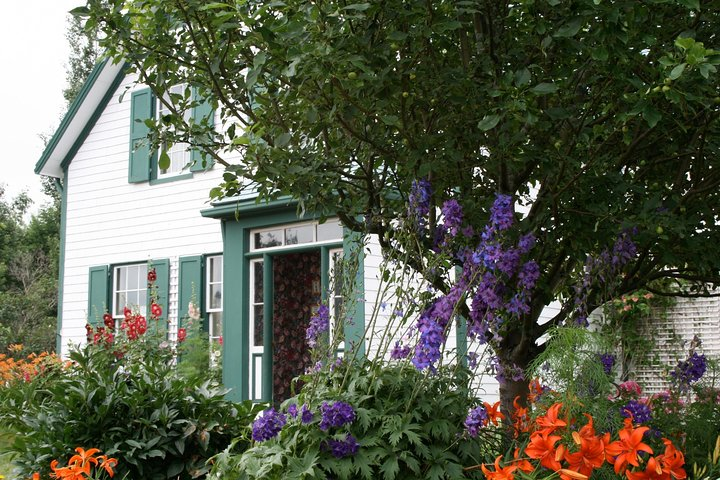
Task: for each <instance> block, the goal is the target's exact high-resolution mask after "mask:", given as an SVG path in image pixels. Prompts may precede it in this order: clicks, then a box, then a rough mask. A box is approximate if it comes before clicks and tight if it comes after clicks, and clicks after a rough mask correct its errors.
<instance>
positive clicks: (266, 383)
mask: <svg viewBox="0 0 720 480" xmlns="http://www.w3.org/2000/svg"><path fill="white" fill-rule="evenodd" d="M274 298H275V278H274V275H273V255H271V254H269V253H268V254H265V255H263V354H262V397H261V398H262V400H263V402H270V401H272V398H273V376H272V371H273V315H274V313H275V312H274V308H275V305H274V303H275V302H274V300H273V299H274ZM246 310H247V309H246Z"/></svg>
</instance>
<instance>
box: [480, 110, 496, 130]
mask: <svg viewBox="0 0 720 480" xmlns="http://www.w3.org/2000/svg"><path fill="white" fill-rule="evenodd" d="M499 121H500V115H494V114H493V115H485V116H484V117H483V119H482V120H480V121H479V122H478V125H477V126H478V128H479V129H480V130H482V131H483V132H487V131H488V130H491V129H493V128H495V126H496V125H497V124H498V122H499Z"/></svg>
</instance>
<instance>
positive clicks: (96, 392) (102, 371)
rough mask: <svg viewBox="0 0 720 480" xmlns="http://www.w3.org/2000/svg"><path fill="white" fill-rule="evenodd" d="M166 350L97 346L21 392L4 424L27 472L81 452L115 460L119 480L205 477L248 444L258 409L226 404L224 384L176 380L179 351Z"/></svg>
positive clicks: (152, 344) (151, 345)
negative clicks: (213, 461)
mask: <svg viewBox="0 0 720 480" xmlns="http://www.w3.org/2000/svg"><path fill="white" fill-rule="evenodd" d="M158 343H159V342H157V340H155V339H153V338H152V337H151V336H148V337H142V338H141V339H139V340H137V341H134V342H130V343H128V344H125V345H124V346H122V347H121V346H120V345H122V343H116V344H115V345H114V346H111V347H108V346H106V345H104V344H97V345H93V344H91V345H89V346H86V347H85V348H83V349H81V350H75V351H73V352H72V353H71V354H70V360H71V361H72V365H71V366H69V367H67V369H64V370H59V371H57V372H56V373H55V374H54V375H52V376H46V377H43V378H41V379H40V378H39V379H37V380H36V381H33V382H30V383H29V384H27V385H25V386H24V387H23V388H19V389H17V390H16V391H15V392H14V393H13V394H12V395H13V398H11V399H9V400H8V403H9V404H10V408H6V409H4V411H3V414H4V415H3V421H4V423H5V424H6V425H9V426H11V427H12V428H13V430H14V431H16V432H17V433H18V435H17V436H16V438H15V442H14V445H13V450H14V452H15V454H16V456H15V462H16V464H17V465H18V467H19V470H20V472H21V473H22V474H23V475H25V476H26V477H29V476H30V474H31V473H32V472H34V471H41V472H47V471H48V468H49V463H50V461H51V460H52V459H63V458H68V456H69V455H70V454H72V452H73V449H74V448H75V447H77V446H83V447H84V448H91V447H93V448H100V449H101V450H102V451H103V453H105V454H107V455H109V456H114V457H117V458H118V459H119V465H118V469H117V471H118V474H119V475H120V477H121V478H122V476H123V475H125V474H127V475H128V478H143V479H164V478H179V479H188V478H197V477H201V476H203V475H204V474H205V473H206V472H207V471H208V469H209V466H207V465H206V461H207V460H208V459H209V458H210V457H212V456H213V455H215V454H216V453H218V452H220V451H221V450H222V449H223V448H225V447H226V446H227V445H228V444H229V443H230V441H231V440H232V439H233V438H242V437H244V436H245V429H246V425H247V424H248V422H249V421H250V419H252V418H253V416H254V414H255V412H256V411H257V408H256V407H254V406H253V405H252V404H251V403H250V402H245V403H242V404H235V403H232V402H229V401H227V400H225V398H224V394H225V393H226V391H225V390H224V389H223V388H222V387H221V386H220V385H218V384H217V383H216V382H213V381H211V380H207V381H205V382H202V383H199V382H189V381H188V380H187V379H186V378H184V377H182V376H180V375H178V373H177V372H176V370H175V368H174V366H173V361H172V359H173V355H174V352H173V349H171V348H169V347H164V348H163V347H162V346H161V347H158ZM246 444H247V443H246V442H245V441H242V440H240V441H239V442H238V444H237V448H240V449H242V448H243V447H244V446H245V445H246Z"/></svg>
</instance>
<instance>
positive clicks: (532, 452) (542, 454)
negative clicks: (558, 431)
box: [525, 431, 562, 472]
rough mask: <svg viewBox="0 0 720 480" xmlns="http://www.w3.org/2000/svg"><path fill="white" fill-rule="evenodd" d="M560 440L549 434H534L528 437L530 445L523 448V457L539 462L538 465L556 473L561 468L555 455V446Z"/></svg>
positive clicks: (556, 436) (558, 437) (543, 432)
mask: <svg viewBox="0 0 720 480" xmlns="http://www.w3.org/2000/svg"><path fill="white" fill-rule="evenodd" d="M559 440H560V436H558V435H550V433H549V432H546V431H542V432H535V433H533V434H532V435H531V436H530V443H528V445H527V447H525V455H527V456H528V457H530V458H534V459H536V460H540V465H542V466H543V467H545V468H547V469H548V470H552V471H553V472H556V471H558V470H560V469H561V468H562V466H561V465H560V462H559V460H560V458H562V455H560V458H558V455H557V449H556V448H555V444H556V443H557V442H558V441H559Z"/></svg>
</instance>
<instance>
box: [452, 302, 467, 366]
mask: <svg viewBox="0 0 720 480" xmlns="http://www.w3.org/2000/svg"><path fill="white" fill-rule="evenodd" d="M455 321H456V323H455V344H456V345H457V346H456V350H457V358H458V361H459V362H460V365H462V366H464V367H466V366H467V352H468V340H467V320H466V319H465V317H462V316H460V315H458V316H457V317H456V319H455Z"/></svg>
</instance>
